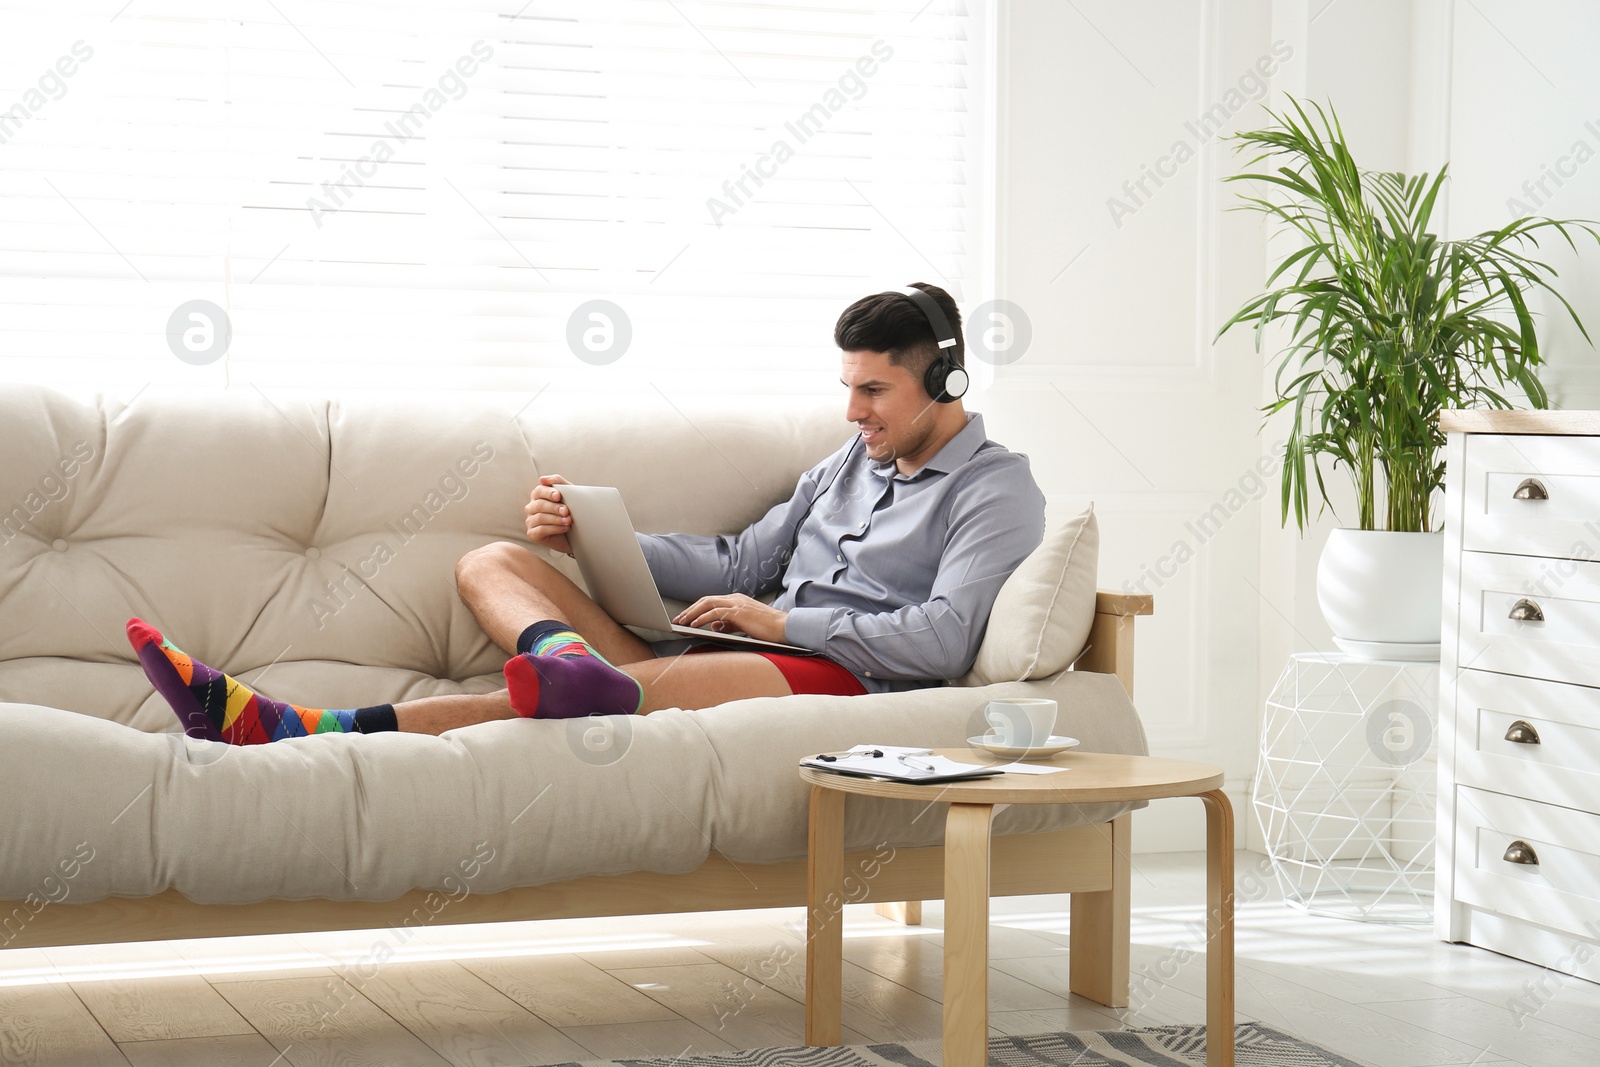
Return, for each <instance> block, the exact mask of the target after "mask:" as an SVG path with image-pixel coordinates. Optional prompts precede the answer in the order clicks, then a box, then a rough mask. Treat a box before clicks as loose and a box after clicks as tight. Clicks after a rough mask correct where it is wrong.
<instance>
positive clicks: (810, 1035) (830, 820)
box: [806, 785, 845, 1045]
mask: <svg viewBox="0 0 1600 1067" xmlns="http://www.w3.org/2000/svg"><path fill="white" fill-rule="evenodd" d="M844 797H845V795H844V793H842V792H840V791H839V790H837V789H826V788H824V787H822V786H820V785H814V786H812V787H811V812H810V829H809V831H808V835H809V838H810V840H809V847H808V848H807V850H806V857H807V858H806V1044H808V1045H837V1044H839V1042H840V1027H841V1026H842V1022H841V1019H840V1016H841V1012H842V1007H843V1000H844V962H843V959H844V905H845V898H844Z"/></svg>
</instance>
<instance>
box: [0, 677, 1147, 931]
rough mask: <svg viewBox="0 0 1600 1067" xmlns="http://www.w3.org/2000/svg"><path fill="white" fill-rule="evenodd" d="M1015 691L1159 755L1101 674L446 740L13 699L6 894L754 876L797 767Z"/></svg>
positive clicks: (1056, 810) (891, 814)
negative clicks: (166, 721)
mask: <svg viewBox="0 0 1600 1067" xmlns="http://www.w3.org/2000/svg"><path fill="white" fill-rule="evenodd" d="M310 680H311V681H316V679H310ZM1014 696H1042V697H1049V698H1052V699H1054V700H1056V701H1057V702H1058V703H1059V704H1060V706H1061V720H1060V725H1061V728H1062V729H1063V730H1066V731H1070V732H1071V734H1072V735H1073V736H1074V737H1078V738H1080V739H1082V741H1083V747H1084V749H1085V750H1089V751H1104V752H1128V753H1136V754H1143V753H1144V752H1146V751H1147V748H1146V739H1145V735H1144V730H1143V728H1142V726H1141V725H1140V723H1139V717H1138V715H1137V714H1136V713H1135V712H1134V709H1133V704H1132V702H1131V701H1130V700H1129V699H1128V695H1127V693H1126V692H1125V691H1124V690H1123V688H1122V686H1121V684H1120V683H1119V682H1118V681H1117V679H1116V676H1114V675H1110V674H1095V673H1092V672H1088V671H1082V672H1080V671H1067V672H1064V673H1062V674H1060V675H1058V676H1056V677H1054V678H1049V679H1040V680H1038V681H1033V682H1025V683H1011V684H1008V685H998V686H994V687H991V688H988V689H954V688H948V687H945V688H939V689H926V690H913V691H910V692H905V693H881V694H872V695H868V696H853V697H841V696H819V695H798V696H784V697H754V698H750V699H747V700H735V701H729V702H727V703H725V704H721V705H719V706H717V707H714V708H704V709H700V710H696V711H687V710H683V709H680V708H667V709H664V710H662V711H657V712H653V713H652V714H649V715H608V716H600V717H596V718H580V719H556V720H547V719H520V718H519V719H502V720H498V721H495V722H487V723H480V724H478V725H476V726H467V727H463V728H461V729H457V730H450V731H448V732H446V733H444V734H443V735H441V736H439V737H433V736H430V735H427V734H406V733H385V734H374V735H371V736H363V735H360V734H318V735H315V736H312V737H294V738H290V739H288V740H286V741H280V742H277V743H276V744H271V745H253V746H247V747H239V748H236V747H232V746H228V745H223V744H220V743H215V742H209V741H191V740H188V739H187V738H185V737H184V736H183V735H182V734H177V733H144V732H141V731H139V730H130V729H127V728H126V727H124V726H121V725H118V724H117V723H113V722H106V721H103V720H100V719H96V718H92V717H90V716H87V715H77V714H73V713H71V712H66V711H60V710H57V709H53V708H47V707H38V706H29V705H21V704H4V703H0V724H4V729H5V734H4V738H5V741H6V744H4V745H0V783H4V786H3V790H0V800H3V802H4V804H5V805H6V808H5V810H6V811H7V813H8V815H11V816H14V817H12V818H10V819H9V829H8V830H7V831H6V832H4V833H0V900H6V901H19V900H23V899H25V898H26V897H27V896H28V894H30V893H31V894H43V893H44V892H45V889H46V888H48V887H50V886H55V885H57V884H58V881H52V878H53V877H54V876H55V875H56V873H57V871H58V869H60V864H61V863H62V861H63V859H70V858H71V857H73V856H74V855H76V856H77V858H78V859H79V860H80V861H86V862H83V863H82V865H81V870H77V871H76V872H75V874H74V876H73V877H72V880H71V882H70V885H69V886H68V891H69V892H70V895H71V899H72V900H73V901H74V902H88V901H92V900H96V899H99V898H101V897H104V896H111V895H114V896H146V895H149V894H153V893H159V892H162V891H164V890H166V889H177V890H178V891H180V892H181V893H183V894H184V895H185V896H187V897H189V899H191V900H194V901H198V902H202V903H248V902H250V901H256V900H263V899H267V898H277V899H285V900H293V899H304V898H307V897H325V898H329V899H334V900H392V899H393V898H394V897H396V896H398V895H400V894H401V893H404V892H406V891H407V890H410V889H413V888H425V889H434V890H445V891H452V892H454V891H456V890H459V889H460V888H461V886H462V883H463V882H467V884H468V885H469V887H470V889H471V891H472V892H474V893H477V892H485V893H490V892H494V891H496V890H499V889H505V888H509V887H511V886H518V885H537V884H540V883H544V882H551V881H562V880H564V879H568V878H575V877H580V876H583V875H590V874H620V873H623V872H626V871H635V870H647V871H658V872H662V873H670V872H676V871H687V870H691V869H693V868H695V867H698V866H699V865H700V864H701V863H703V862H704V861H705V859H706V856H707V855H708V854H709V853H710V851H711V850H713V849H715V850H716V851H717V852H719V853H721V854H723V855H724V856H726V857H727V858H728V859H730V860H732V861H733V862H734V863H737V864H740V865H741V866H742V865H744V864H760V863H772V862H777V861H781V860H792V859H800V858H803V857H804V856H805V854H806V798H807V795H808V787H807V786H806V784H805V783H804V782H803V781H801V779H800V776H799V772H798V771H797V770H796V764H797V763H798V761H799V760H800V759H801V757H803V756H807V755H811V754H814V753H816V752H823V751H827V750H830V749H834V748H846V747H849V746H850V745H854V744H860V743H870V744H891V745H913V746H928V747H959V746H961V745H962V744H963V742H964V740H965V738H967V737H970V736H971V735H972V734H974V733H977V732H979V731H980V729H981V727H982V722H983V718H982V711H983V707H984V705H985V704H986V703H987V702H988V701H989V700H992V699H996V698H1000V697H1014ZM929 800H930V801H933V800H937V797H936V796H935V795H933V794H931V793H930V795H929ZM1132 806H1134V807H1142V806H1143V805H1142V804H1136V805H1132ZM1129 807H1130V805H1128V804H1123V803H1111V804H1081V805H1080V804H1018V805H1013V806H1011V807H1008V808H1006V809H1005V810H1004V811H1000V812H997V813H996V814H995V821H994V832H995V833H996V834H1009V833H1032V832H1036V831H1042V830H1051V829H1055V828H1057V827H1061V826H1071V825H1076V824H1081V823H1097V822H1102V821H1104V820H1106V819H1110V818H1113V817H1115V816H1116V815H1118V814H1120V813H1121V812H1122V811H1126V810H1128V809H1129ZM925 813H926V806H925V805H921V804H907V803H905V802H904V801H890V800H883V799H879V798H868V797H851V798H850V803H849V805H848V806H847V808H846V838H847V841H848V843H849V844H850V846H851V847H852V848H871V847H873V846H875V845H878V844H885V845H891V846H894V847H897V848H898V847H902V846H905V847H915V846H921V845H930V844H937V843H939V841H940V840H941V839H942V835H943V828H944V819H943V817H942V815H941V816H940V817H938V818H929V817H924V816H925ZM85 851H87V853H88V856H92V859H88V857H86V856H85ZM463 864H466V865H468V866H463ZM469 867H470V869H471V871H472V874H471V876H470V881H468V878H467V875H466V874H465V873H464V872H466V871H467V870H468V869H469ZM480 868H481V869H480ZM746 877H748V878H751V880H752V884H755V883H756V882H758V881H759V880H760V878H761V876H760V875H759V873H755V872H750V873H747V874H746ZM52 899H61V898H60V897H59V896H58V897H55V898H52ZM7 913H8V914H9V909H7ZM400 918H401V916H399V915H397V916H395V921H398V920H399V919H400Z"/></svg>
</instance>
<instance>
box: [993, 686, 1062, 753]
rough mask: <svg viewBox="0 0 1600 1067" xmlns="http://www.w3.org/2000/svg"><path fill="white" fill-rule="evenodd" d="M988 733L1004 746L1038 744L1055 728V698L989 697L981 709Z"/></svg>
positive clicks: (1033, 746) (1035, 745)
mask: <svg viewBox="0 0 1600 1067" xmlns="http://www.w3.org/2000/svg"><path fill="white" fill-rule="evenodd" d="M983 717H984V718H985V719H987V720H988V721H989V736H991V737H993V738H994V739H995V740H997V741H998V742H999V743H1000V744H1002V745H1005V746H1006V747H1008V748H1038V747H1039V746H1040V745H1043V744H1045V743H1046V742H1048V741H1049V740H1050V736H1051V734H1052V733H1054V731H1055V728H1056V702H1055V701H1054V700H1050V699H1049V698H1047V697H1007V698H1004V699H1001V700H991V701H990V702H989V704H988V706H987V707H985V708H984V709H983Z"/></svg>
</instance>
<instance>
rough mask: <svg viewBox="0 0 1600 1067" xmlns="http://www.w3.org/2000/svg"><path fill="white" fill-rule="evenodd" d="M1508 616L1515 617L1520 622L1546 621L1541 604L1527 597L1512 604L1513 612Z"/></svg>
mask: <svg viewBox="0 0 1600 1067" xmlns="http://www.w3.org/2000/svg"><path fill="white" fill-rule="evenodd" d="M1507 618H1511V619H1515V620H1517V621H1518V622H1544V611H1543V609H1541V608H1540V607H1539V605H1537V604H1535V603H1534V602H1533V601H1531V600H1529V599H1528V598H1527V597H1523V598H1522V599H1521V600H1518V601H1517V602H1516V603H1515V604H1513V605H1511V614H1510V615H1509V616H1507Z"/></svg>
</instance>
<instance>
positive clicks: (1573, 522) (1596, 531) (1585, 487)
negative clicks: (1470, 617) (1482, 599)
mask: <svg viewBox="0 0 1600 1067" xmlns="http://www.w3.org/2000/svg"><path fill="white" fill-rule="evenodd" d="M1529 478H1532V479H1536V480H1537V481H1538V482H1539V483H1540V484H1541V485H1542V486H1543V487H1544V491H1545V492H1546V493H1547V494H1548V499H1544V500H1537V499H1533V500H1518V499H1517V498H1516V496H1515V495H1514V494H1515V493H1516V491H1517V487H1518V486H1520V485H1521V484H1522V483H1523V481H1524V480H1525V479H1529ZM1460 485H1461V487H1462V498H1463V503H1462V507H1463V508H1464V515H1463V518H1462V521H1461V534H1462V547H1463V548H1466V549H1468V550H1471V551H1479V552H1515V553H1518V554H1521V555H1529V556H1557V557H1562V558H1570V559H1600V437H1574V436H1540V435H1538V434H1468V435H1467V442H1466V464H1465V469H1464V470H1463V472H1462V474H1461V481H1460Z"/></svg>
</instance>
